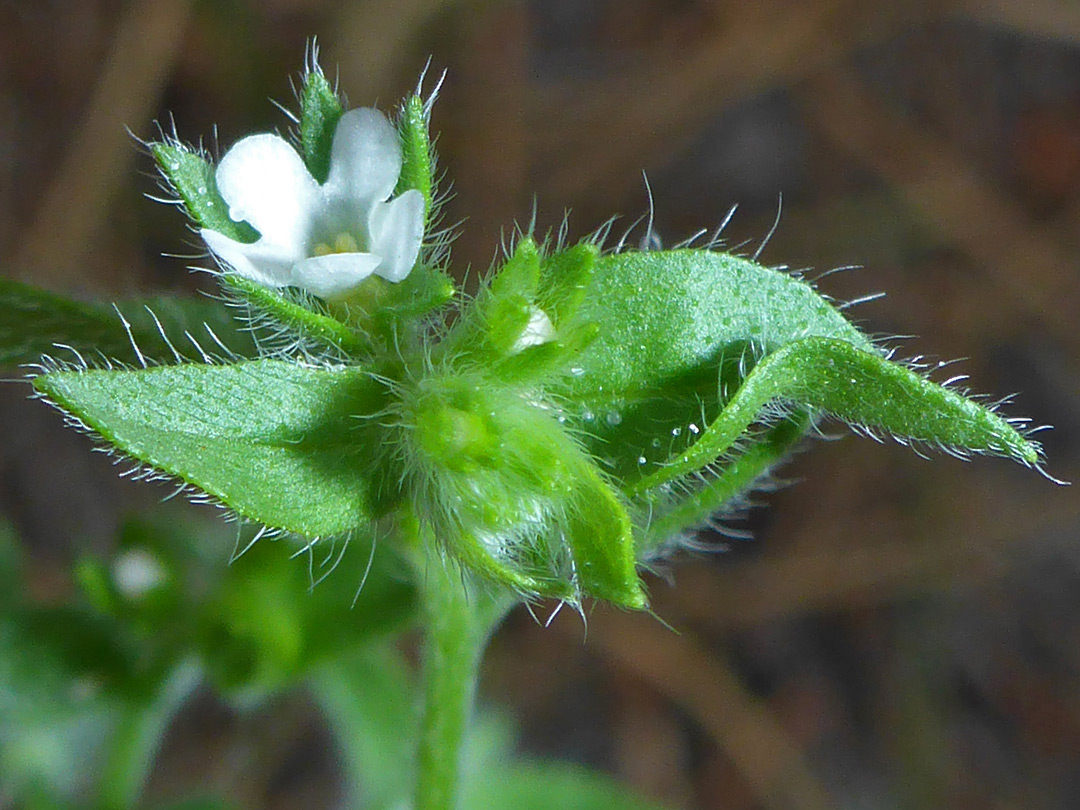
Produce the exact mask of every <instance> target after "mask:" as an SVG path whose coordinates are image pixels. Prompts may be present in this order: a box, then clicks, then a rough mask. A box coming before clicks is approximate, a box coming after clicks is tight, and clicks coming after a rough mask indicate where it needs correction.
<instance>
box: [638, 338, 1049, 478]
mask: <svg viewBox="0 0 1080 810" xmlns="http://www.w3.org/2000/svg"><path fill="white" fill-rule="evenodd" d="M777 399H782V400H786V401H789V402H794V403H798V404H802V405H809V406H811V407H813V408H819V409H821V410H823V411H825V412H827V413H829V414H831V415H833V416H836V417H838V418H840V419H843V420H844V421H846V422H848V423H851V424H855V425H859V426H866V427H870V428H877V429H880V430H883V431H886V432H888V433H891V434H892V435H894V436H897V437H900V438H903V439H911V440H914V441H919V442H926V443H930V444H936V445H940V446H943V447H945V448H949V449H958V450H968V451H973V452H982V453H992V454H995V455H1001V456H1006V457H1008V458H1012V459H1014V460H1016V461H1020V462H1022V463H1024V464H1029V465H1033V464H1036V463H1037V462H1038V460H1039V449H1038V447H1037V446H1036V445H1035V444H1034V443H1032V442H1030V441H1028V440H1027V439H1025V438H1024V437H1023V436H1022V435H1020V433H1018V432H1017V430H1016V429H1015V428H1014V427H1013V426H1012V425H1010V424H1009V423H1008V422H1007V421H1005V420H1004V419H1002V418H1001V417H1000V416H998V415H997V414H995V413H994V412H993V411H991V410H989V409H988V408H985V407H983V406H982V405H980V404H978V403H977V402H974V401H972V400H970V399H967V398H966V397H964V396H962V395H960V394H958V393H956V392H955V391H951V390H949V389H948V388H943V387H942V386H940V385H937V384H936V383H933V382H931V381H930V380H927V379H925V378H924V377H921V376H919V375H918V374H916V373H914V372H913V371H911V370H909V369H907V368H905V367H904V366H902V365H899V364H898V363H892V362H890V361H888V360H886V359H885V358H883V357H881V356H880V355H877V354H872V353H870V352H867V351H863V350H862V349H858V348H856V347H854V346H852V345H851V344H850V343H846V342H844V341H841V340H835V339H831V338H804V339H802V340H797V341H794V342H792V343H789V344H788V345H787V346H785V347H783V348H782V349H779V350H777V351H775V352H773V353H772V354H770V355H768V356H766V357H765V359H763V360H762V361H761V362H760V363H758V364H757V366H755V368H754V370H753V371H751V372H750V373H749V374H748V375H747V377H746V379H745V380H744V381H743V383H742V385H741V386H740V387H739V389H738V391H737V392H736V393H735V395H734V396H733V397H732V398H731V400H730V401H729V402H728V403H727V404H726V406H725V407H724V410H723V411H722V412H721V413H720V415H719V416H718V417H717V418H716V419H715V420H714V421H713V422H712V424H710V425H709V427H708V430H706V431H705V432H704V434H702V436H701V438H699V439H698V440H697V441H696V442H695V443H694V444H693V445H691V446H690V447H689V448H687V450H686V451H685V452H684V453H682V454H681V455H680V456H678V457H676V458H674V459H672V461H671V462H670V463H669V464H667V465H665V466H664V467H663V468H662V469H661V470H659V471H657V472H655V473H653V474H652V475H649V476H647V477H646V478H644V479H642V480H641V481H639V482H638V483H637V484H635V485H634V486H632V487H630V488H629V490H628V494H631V495H635V494H640V493H642V492H645V491H647V490H649V489H652V488H654V487H657V486H659V485H661V484H663V483H666V482H668V481H671V480H673V479H675V478H677V477H679V476H681V475H684V474H685V473H688V472H693V471H694V470H699V469H701V468H702V467H704V466H706V465H707V464H709V463H711V462H712V461H713V460H715V459H716V458H717V457H718V456H719V455H720V454H721V453H723V452H724V451H726V450H727V449H728V448H729V447H731V446H732V444H733V443H734V442H735V441H736V439H738V438H739V436H741V435H742V434H743V431H745V430H746V429H747V428H748V427H749V426H750V425H751V424H752V423H753V422H754V421H755V420H756V419H757V418H758V416H759V415H760V414H761V411H762V408H763V407H764V406H765V405H766V404H767V403H768V402H770V401H772V400H777Z"/></svg>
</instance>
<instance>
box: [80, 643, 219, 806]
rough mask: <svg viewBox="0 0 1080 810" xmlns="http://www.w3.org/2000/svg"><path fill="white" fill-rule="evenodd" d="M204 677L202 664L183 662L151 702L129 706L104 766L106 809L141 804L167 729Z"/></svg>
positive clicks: (103, 800) (102, 794) (101, 798)
mask: <svg viewBox="0 0 1080 810" xmlns="http://www.w3.org/2000/svg"><path fill="white" fill-rule="evenodd" d="M201 678H202V674H201V672H200V670H199V667H198V665H196V664H195V663H194V662H191V661H184V662H181V663H179V664H178V665H177V666H176V667H175V668H174V669H173V671H172V672H171V673H170V674H169V675H168V676H167V677H166V678H165V681H164V682H163V683H162V684H161V686H160V688H159V689H158V692H157V694H155V695H154V696H153V698H152V699H151V700H150V702H149V704H144V703H139V704H137V705H134V706H132V707H130V708H129V709H128V711H127V712H126V713H125V715H124V717H123V718H122V719H121V720H120V724H119V725H118V726H117V728H116V731H115V733H114V734H113V738H112V743H111V745H110V749H109V754H108V758H107V759H106V761H105V763H104V768H103V770H102V774H101V781H100V785H101V787H100V792H99V795H98V806H99V807H100V808H101V809H102V810H129V809H130V808H132V807H135V806H136V805H137V804H138V801H139V797H140V796H141V795H142V791H143V788H144V787H145V786H146V780H147V778H148V777H149V775H150V770H151V768H152V767H153V765H154V760H155V759H156V757H157V753H158V749H159V748H160V746H161V741H162V738H163V737H164V735H165V731H166V729H167V728H168V726H169V723H170V722H172V719H173V717H175V716H176V713H177V712H178V711H179V710H180V707H181V706H182V705H183V704H184V702H185V701H186V700H187V698H188V696H190V695H191V693H192V692H193V691H194V690H195V687H196V686H198V685H199V682H200V680H201Z"/></svg>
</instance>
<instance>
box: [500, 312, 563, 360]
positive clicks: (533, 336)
mask: <svg viewBox="0 0 1080 810" xmlns="http://www.w3.org/2000/svg"><path fill="white" fill-rule="evenodd" d="M554 339H555V325H554V324H553V323H552V322H551V318H549V317H548V315H547V313H546V312H544V310H542V309H540V307H532V312H531V313H530V315H529V322H528V323H527V324H525V328H524V329H522V330H521V334H520V335H518V339H517V340H516V341H514V345H513V346H512V347H510V353H511V354H517V353H518V352H523V351H525V350H526V349H528V348H529V347H530V346H540V345H542V344H544V343H548V342H549V341H552V340H554Z"/></svg>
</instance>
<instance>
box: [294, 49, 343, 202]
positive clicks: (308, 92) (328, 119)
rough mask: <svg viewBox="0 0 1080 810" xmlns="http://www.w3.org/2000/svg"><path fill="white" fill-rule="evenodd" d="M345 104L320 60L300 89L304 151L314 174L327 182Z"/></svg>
mask: <svg viewBox="0 0 1080 810" xmlns="http://www.w3.org/2000/svg"><path fill="white" fill-rule="evenodd" d="M344 113H345V108H344V106H343V105H342V103H341V99H340V98H338V95H337V93H335V92H334V88H333V87H331V86H330V82H328V81H327V80H326V76H325V75H324V74H323V72H322V69H321V68H320V67H319V66H318V64H315V63H313V64H312V65H310V66H309V68H308V71H307V73H306V74H305V75H304V86H303V87H302V88H301V90H300V124H299V129H300V154H301V155H302V156H303V158H304V165H305V166H307V169H308V171H309V172H311V176H312V177H314V178H315V180H316V181H317V182H319V183H325V182H326V178H327V177H328V176H329V175H330V152H331V147H332V146H333V143H334V130H336V129H337V125H338V121H340V120H341V116H342V115H344Z"/></svg>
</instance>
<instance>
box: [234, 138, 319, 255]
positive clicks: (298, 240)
mask: <svg viewBox="0 0 1080 810" xmlns="http://www.w3.org/2000/svg"><path fill="white" fill-rule="evenodd" d="M216 179H217V185H218V190H219V191H220V192H221V196H222V197H223V198H224V199H225V202H226V203H228V205H229V217H230V218H232V219H233V220H236V221H237V222H239V221H240V220H247V221H248V222H250V223H251V224H252V226H254V228H255V229H256V230H257V231H258V232H259V233H260V234H261V236H262V239H263V240H265V241H266V242H267V243H273V244H276V245H280V246H281V247H282V248H283V250H284V251H285V252H291V253H293V254H294V255H295V256H296V258H297V259H299V258H301V257H303V255H304V251H305V249H306V247H307V235H308V228H309V223H310V220H311V215H312V211H313V208H314V205H315V203H316V200H317V195H318V190H319V186H318V184H317V183H316V182H315V179H314V178H313V177H312V176H311V174H310V172H308V170H307V167H306V166H305V165H304V161H303V160H302V159H301V157H300V155H298V154H297V153H296V150H295V149H293V148H292V147H291V146H290V145H289V144H288V143H287V142H286V141H285V140H283V139H282V138H279V137H278V136H277V135H271V134H269V133H263V134H261V135H251V136H249V137H247V138H244V139H243V140H241V141H238V142H237V143H236V144H235V145H234V146H233V147H232V148H231V149H230V150H229V151H228V152H226V153H225V157H223V158H222V159H221V162H220V163H219V164H218V167H217V174H216Z"/></svg>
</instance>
